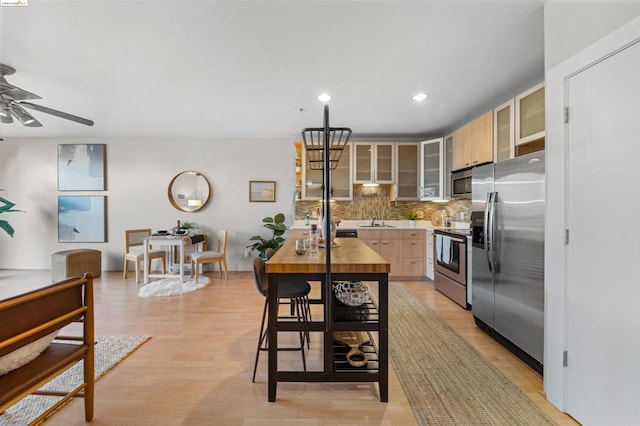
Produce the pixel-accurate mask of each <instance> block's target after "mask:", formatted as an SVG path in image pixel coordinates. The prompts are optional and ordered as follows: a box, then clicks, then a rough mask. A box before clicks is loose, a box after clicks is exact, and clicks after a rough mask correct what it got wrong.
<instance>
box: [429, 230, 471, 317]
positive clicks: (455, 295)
mask: <svg viewBox="0 0 640 426" xmlns="http://www.w3.org/2000/svg"><path fill="white" fill-rule="evenodd" d="M466 234H468V231H458V230H449V229H436V230H434V232H433V239H434V241H433V250H434V252H435V253H434V259H435V263H434V272H435V273H434V278H435V279H434V285H435V288H436V290H438V291H440V292H441V293H443V294H444V295H446V296H447V297H449V298H450V299H451V300H453V301H454V302H456V303H457V304H458V305H460V306H462V307H463V308H465V309H469V304H468V302H467V237H466Z"/></svg>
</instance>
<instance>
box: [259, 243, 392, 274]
mask: <svg viewBox="0 0 640 426" xmlns="http://www.w3.org/2000/svg"><path fill="white" fill-rule="evenodd" d="M335 242H336V243H337V244H338V245H337V246H333V247H331V272H332V273H365V274H388V273H389V271H390V264H389V262H387V261H386V260H384V258H382V256H380V255H379V254H378V253H376V252H375V251H373V250H372V249H371V248H369V247H368V246H367V245H366V244H365V243H363V242H362V241H360V240H358V239H357V238H336V240H335ZM266 272H267V273H268V274H296V273H324V272H325V249H324V248H320V251H319V253H316V254H311V253H310V252H309V251H307V253H306V254H304V255H302V256H299V255H297V254H296V252H295V251H294V241H293V240H292V239H290V240H288V241H287V242H285V244H284V245H283V246H282V247H281V248H280V249H279V250H278V251H277V252H276V254H275V255H274V256H273V257H272V258H271V259H269V261H268V262H267V265H266Z"/></svg>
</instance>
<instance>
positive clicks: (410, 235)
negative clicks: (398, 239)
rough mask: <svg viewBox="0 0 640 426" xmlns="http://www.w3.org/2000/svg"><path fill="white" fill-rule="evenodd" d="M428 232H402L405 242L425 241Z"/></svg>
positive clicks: (406, 230)
mask: <svg viewBox="0 0 640 426" xmlns="http://www.w3.org/2000/svg"><path fill="white" fill-rule="evenodd" d="M425 234H426V232H424V231H418V230H415V231H414V230H408V229H405V230H403V231H402V239H403V240H421V241H424V239H425Z"/></svg>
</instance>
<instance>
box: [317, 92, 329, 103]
mask: <svg viewBox="0 0 640 426" xmlns="http://www.w3.org/2000/svg"><path fill="white" fill-rule="evenodd" d="M318 100H319V101H320V102H329V101H330V100H331V95H329V94H328V93H323V94H321V95H320V96H318Z"/></svg>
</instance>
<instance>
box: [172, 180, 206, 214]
mask: <svg viewBox="0 0 640 426" xmlns="http://www.w3.org/2000/svg"><path fill="white" fill-rule="evenodd" d="M167 195H168V196H169V201H170V202H171V205H172V206H173V207H175V208H176V209H178V210H180V211H183V212H197V211H198V210H200V209H201V208H203V207H204V206H206V205H207V203H208V202H209V197H210V196H211V187H210V186H209V181H208V180H207V178H206V177H204V176H203V175H202V173H199V172H194V171H187V172H182V173H179V174H178V175H176V176H175V177H174V178H173V179H171V183H169V190H168V191H167Z"/></svg>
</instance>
